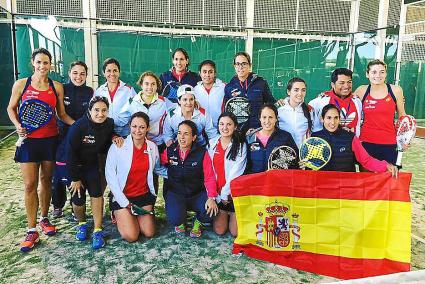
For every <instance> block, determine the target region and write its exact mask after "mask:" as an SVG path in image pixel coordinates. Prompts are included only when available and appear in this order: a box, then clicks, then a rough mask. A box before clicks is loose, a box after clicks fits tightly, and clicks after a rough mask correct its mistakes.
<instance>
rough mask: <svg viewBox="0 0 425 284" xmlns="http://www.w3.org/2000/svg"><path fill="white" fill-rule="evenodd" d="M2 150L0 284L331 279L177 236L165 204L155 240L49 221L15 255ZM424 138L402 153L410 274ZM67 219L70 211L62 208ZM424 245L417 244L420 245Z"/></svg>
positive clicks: (419, 233) (13, 197)
mask: <svg viewBox="0 0 425 284" xmlns="http://www.w3.org/2000/svg"><path fill="white" fill-rule="evenodd" d="M15 139H16V136H14V137H11V138H9V139H7V140H6V141H5V142H4V143H2V144H1V145H0V160H1V163H0V184H1V188H0V220H2V221H1V223H0V283H21V282H22V283H23V282H25V283H27V282H28V281H31V282H32V283H76V282H78V283H206V282H210V283H269V282H279V283H325V282H333V281H335V280H336V279H334V278H329V277H323V276H320V275H315V274H311V273H306V272H303V271H297V270H293V269H290V268H286V267H282V266H278V265H274V264H270V263H266V262H261V261H258V260H253V259H249V258H247V257H245V256H233V255H232V254H231V248H232V238H231V237H230V236H229V235H226V236H224V237H218V236H216V235H215V234H214V233H212V232H211V231H207V232H206V233H205V234H204V235H203V236H202V238H201V239H190V238H189V237H184V238H181V237H180V238H179V237H176V236H175V234H174V233H173V231H172V230H171V228H170V227H168V226H167V224H166V221H165V214H164V210H163V205H164V203H163V200H162V199H161V200H159V202H158V203H157V207H156V212H157V223H158V232H157V236H156V237H155V238H153V239H150V240H147V239H144V238H141V239H140V240H139V241H138V242H136V243H132V244H128V243H126V242H124V241H122V240H121V239H120V237H119V234H118V232H117V230H116V228H115V226H114V225H112V224H111V222H110V219H109V218H105V219H106V220H105V223H104V225H105V231H106V232H107V233H108V235H109V237H108V239H107V245H106V247H105V248H103V249H101V250H99V251H93V250H92V249H91V243H90V242H89V241H86V242H83V243H79V242H78V241H76V240H75V239H74V226H75V223H73V222H70V221H69V220H68V218H67V217H65V218H61V219H59V221H56V220H55V223H56V224H57V225H58V229H59V233H58V234H57V235H56V236H55V237H51V238H47V237H46V236H41V243H40V244H39V246H38V247H37V248H36V249H35V250H33V251H32V252H30V253H27V254H24V253H21V252H19V242H20V241H21V239H22V237H23V236H24V233H25V228H26V218H25V211H24V206H23V184H22V181H21V177H20V172H19V167H18V165H17V164H15V163H14V162H13V160H12V158H13V154H14V149H15V147H14V140H15ZM424 150H425V140H421V139H415V140H414V142H413V144H412V147H411V149H410V150H409V151H408V152H407V153H405V154H404V157H403V158H404V168H405V170H406V171H411V172H413V180H412V185H411V197H412V211H413V218H412V233H413V235H414V236H413V237H412V270H419V269H425V243H423V242H422V241H423V240H424V239H425V229H424V228H425V190H424V184H425V171H424V169H425V151H424ZM66 213H67V215H68V216H69V207H67V208H66ZM421 240H422V241H421Z"/></svg>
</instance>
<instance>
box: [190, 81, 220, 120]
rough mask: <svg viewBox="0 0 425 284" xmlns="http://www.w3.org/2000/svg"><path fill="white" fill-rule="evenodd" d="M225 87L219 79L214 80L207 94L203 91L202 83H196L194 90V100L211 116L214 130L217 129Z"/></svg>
mask: <svg viewBox="0 0 425 284" xmlns="http://www.w3.org/2000/svg"><path fill="white" fill-rule="evenodd" d="M225 86H226V84H224V83H223V82H222V81H221V80H220V79H216V80H215V82H214V85H213V86H212V88H211V90H210V91H209V92H207V90H206V89H205V87H204V84H203V83H202V81H200V82H198V84H197V85H196V86H195V88H194V91H195V98H196V100H197V101H198V102H199V103H200V104H201V107H203V108H204V109H205V110H206V111H207V113H208V114H209V115H210V116H211V119H212V122H213V125H214V127H215V128H217V124H218V117H219V116H220V114H221V113H222V108H223V99H224V87H225Z"/></svg>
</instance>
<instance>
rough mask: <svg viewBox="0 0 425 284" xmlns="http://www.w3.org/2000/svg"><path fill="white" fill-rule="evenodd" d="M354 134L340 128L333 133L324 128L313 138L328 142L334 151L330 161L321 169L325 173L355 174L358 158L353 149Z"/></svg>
mask: <svg viewBox="0 0 425 284" xmlns="http://www.w3.org/2000/svg"><path fill="white" fill-rule="evenodd" d="M354 135H355V134H354V133H353V132H350V131H346V130H344V129H342V128H341V127H339V128H338V129H337V130H336V131H335V132H333V133H331V132H329V131H327V130H326V129H325V128H323V129H322V130H320V131H316V132H313V133H312V134H311V136H313V137H319V138H322V139H324V140H326V141H327V142H328V143H329V145H330V146H331V149H332V156H331V159H330V161H329V162H328V163H327V164H326V165H325V166H324V167H323V168H322V169H321V170H323V171H339V172H355V171H356V166H355V163H356V158H355V156H354V152H353V149H352V144H353V138H354Z"/></svg>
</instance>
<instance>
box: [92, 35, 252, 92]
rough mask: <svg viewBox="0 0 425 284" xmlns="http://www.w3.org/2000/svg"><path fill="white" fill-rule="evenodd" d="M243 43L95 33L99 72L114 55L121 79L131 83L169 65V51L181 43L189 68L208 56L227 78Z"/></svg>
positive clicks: (100, 81)
mask: <svg viewBox="0 0 425 284" xmlns="http://www.w3.org/2000/svg"><path fill="white" fill-rule="evenodd" d="M244 44H245V42H244V41H243V40H242V39H239V38H218V37H194V36H192V37H169V36H155V35H141V34H129V33H117V32H101V33H99V35H98V46H99V47H98V57H99V73H100V72H101V70H102V62H103V61H104V60H105V59H106V58H108V57H113V58H116V59H118V61H119V62H120V65H121V80H123V81H124V82H126V83H129V84H131V85H134V84H135V82H136V81H137V79H138V78H139V76H140V74H141V73H142V72H144V71H147V70H151V71H153V72H155V73H156V74H158V75H159V74H160V73H162V72H165V71H167V70H169V69H170V68H171V65H172V63H171V54H172V51H173V50H174V49H176V48H177V47H183V48H184V49H186V50H187V52H188V53H189V56H190V59H189V63H190V66H189V68H190V70H192V71H194V72H198V65H199V63H201V62H202V61H203V60H205V59H211V60H214V62H215V63H216V65H217V72H218V77H219V78H221V79H222V80H225V81H226V80H229V79H230V78H231V77H232V76H233V75H234V69H233V66H232V59H233V56H234V54H235V52H236V51H240V50H243V49H244ZM104 82H105V79H104V78H103V77H101V78H99V84H101V83H104Z"/></svg>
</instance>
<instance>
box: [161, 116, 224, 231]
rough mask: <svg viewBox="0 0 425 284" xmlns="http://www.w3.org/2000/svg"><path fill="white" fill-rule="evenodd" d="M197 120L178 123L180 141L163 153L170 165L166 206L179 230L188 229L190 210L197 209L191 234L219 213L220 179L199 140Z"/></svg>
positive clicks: (170, 220) (163, 158)
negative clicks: (218, 181)
mask: <svg viewBox="0 0 425 284" xmlns="http://www.w3.org/2000/svg"><path fill="white" fill-rule="evenodd" d="M197 132H198V130H197V129H196V124H195V123H194V122H193V121H191V120H184V121H182V122H180V123H179V125H178V132H177V142H174V143H173V144H172V145H170V146H169V147H168V148H167V151H164V154H163V155H162V156H161V161H162V163H163V164H167V166H168V182H167V194H166V198H165V210H166V212H167V217H168V221H169V223H170V224H171V225H172V226H174V230H175V232H176V233H177V234H183V233H185V232H186V226H185V224H186V217H187V210H192V211H195V213H196V216H195V221H194V222H193V227H192V230H191V231H190V236H191V237H192V238H199V237H200V236H201V234H202V231H201V225H202V223H209V222H211V217H212V216H213V215H217V213H218V207H217V204H216V202H215V199H216V197H217V196H218V194H217V182H216V178H215V175H214V170H213V168H212V162H211V158H210V156H209V155H208V153H207V150H206V149H205V147H203V146H201V145H199V144H198V143H195V141H196V134H197Z"/></svg>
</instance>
